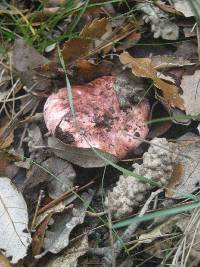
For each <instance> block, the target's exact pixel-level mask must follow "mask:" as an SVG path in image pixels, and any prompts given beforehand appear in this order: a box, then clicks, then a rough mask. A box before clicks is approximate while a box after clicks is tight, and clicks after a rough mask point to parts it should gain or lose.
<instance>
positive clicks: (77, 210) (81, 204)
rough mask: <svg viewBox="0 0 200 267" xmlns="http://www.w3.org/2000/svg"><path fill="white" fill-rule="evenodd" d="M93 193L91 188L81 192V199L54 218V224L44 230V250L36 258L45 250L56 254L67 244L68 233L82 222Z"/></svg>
mask: <svg viewBox="0 0 200 267" xmlns="http://www.w3.org/2000/svg"><path fill="white" fill-rule="evenodd" d="M93 195H94V192H93V190H90V191H89V192H88V193H83V194H82V195H81V201H80V200H77V202H75V203H74V208H73V209H72V210H70V211H68V210H67V211H66V212H63V213H62V214H61V215H58V216H57V217H56V218H55V220H54V224H53V225H52V226H51V228H49V230H48V231H46V236H45V239H44V249H45V251H44V252H43V253H42V254H40V255H38V256H37V258H41V257H42V256H44V255H45V254H46V253H47V252H51V253H53V254H57V253H59V252H60V251H61V250H63V249H64V248H66V247H67V246H68V245H69V236H70V233H71V231H72V230H73V229H74V228H75V227H76V226H77V225H79V224H82V223H83V222H84V218H85V213H86V210H87V208H88V206H89V204H90V202H91V200H92V198H93Z"/></svg>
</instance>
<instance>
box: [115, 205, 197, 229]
mask: <svg viewBox="0 0 200 267" xmlns="http://www.w3.org/2000/svg"><path fill="white" fill-rule="evenodd" d="M195 208H200V202H197V203H192V204H186V205H181V206H179V207H175V208H170V209H163V210H159V211H155V212H151V213H148V214H145V215H144V216H141V217H140V216H136V217H134V218H130V219H127V220H124V221H121V222H118V223H115V224H113V228H114V229H117V228H121V227H124V226H128V225H130V224H134V223H141V222H146V221H149V220H153V219H156V218H160V217H164V216H171V215H176V214H179V213H183V212H186V211H190V210H192V209H195Z"/></svg>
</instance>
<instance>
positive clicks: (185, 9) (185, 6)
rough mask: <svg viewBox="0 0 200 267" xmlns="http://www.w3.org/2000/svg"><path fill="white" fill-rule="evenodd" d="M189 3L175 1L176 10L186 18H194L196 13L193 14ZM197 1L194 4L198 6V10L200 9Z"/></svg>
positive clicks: (182, 0)
mask: <svg viewBox="0 0 200 267" xmlns="http://www.w3.org/2000/svg"><path fill="white" fill-rule="evenodd" d="M189 1H190V0H189ZM189 1H188V0H173V3H174V7H175V9H176V10H177V11H179V12H181V13H182V14H183V15H184V16H185V17H193V16H194V13H193V12H192V8H191V5H190V3H189ZM197 1H198V0H197ZM197 1H196V0H195V1H194V0H192V2H193V4H194V5H195V6H196V8H198V6H197V4H198V3H197Z"/></svg>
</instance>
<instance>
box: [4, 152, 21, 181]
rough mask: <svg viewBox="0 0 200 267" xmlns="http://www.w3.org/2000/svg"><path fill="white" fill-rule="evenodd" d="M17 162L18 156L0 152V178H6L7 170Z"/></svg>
mask: <svg viewBox="0 0 200 267" xmlns="http://www.w3.org/2000/svg"><path fill="white" fill-rule="evenodd" d="M18 160H20V158H19V157H18V156H15V155H13V154H9V153H7V152H3V151H0V176H8V168H9V167H10V166H11V165H12V163H13V162H14V161H18Z"/></svg>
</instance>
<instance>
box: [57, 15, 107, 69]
mask: <svg viewBox="0 0 200 267" xmlns="http://www.w3.org/2000/svg"><path fill="white" fill-rule="evenodd" d="M108 23H109V20H108V19H107V18H102V19H94V20H93V21H92V22H90V23H88V24H87V25H85V27H84V28H83V29H82V31H81V32H80V35H79V37H78V38H73V39H71V40H69V41H67V42H65V44H64V47H63V49H62V56H63V58H64V61H65V63H67V64H69V63H72V62H73V61H75V60H77V59H79V58H81V57H83V56H86V55H87V54H88V53H89V51H90V50H91V49H92V48H93V47H94V46H95V39H99V38H101V37H102V36H103V35H104V34H105V33H106V31H107V29H106V28H107V25H108Z"/></svg>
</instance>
